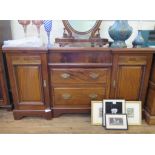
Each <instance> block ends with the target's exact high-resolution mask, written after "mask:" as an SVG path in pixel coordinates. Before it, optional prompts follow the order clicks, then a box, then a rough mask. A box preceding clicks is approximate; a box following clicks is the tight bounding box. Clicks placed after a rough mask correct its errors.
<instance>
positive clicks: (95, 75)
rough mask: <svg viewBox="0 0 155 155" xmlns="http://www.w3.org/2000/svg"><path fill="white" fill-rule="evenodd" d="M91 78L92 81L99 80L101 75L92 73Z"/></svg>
mask: <svg viewBox="0 0 155 155" xmlns="http://www.w3.org/2000/svg"><path fill="white" fill-rule="evenodd" d="M89 76H90V77H91V78H92V79H94V80H95V79H97V78H98V77H99V74H97V73H90V74H89Z"/></svg>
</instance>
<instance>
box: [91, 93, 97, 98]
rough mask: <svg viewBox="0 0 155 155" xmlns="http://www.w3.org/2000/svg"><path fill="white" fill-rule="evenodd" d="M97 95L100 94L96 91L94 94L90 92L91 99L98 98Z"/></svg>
mask: <svg viewBox="0 0 155 155" xmlns="http://www.w3.org/2000/svg"><path fill="white" fill-rule="evenodd" d="M97 96H98V95H97V94H94V93H93V94H89V97H90V98H91V99H96V98H97Z"/></svg>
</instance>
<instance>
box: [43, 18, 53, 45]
mask: <svg viewBox="0 0 155 155" xmlns="http://www.w3.org/2000/svg"><path fill="white" fill-rule="evenodd" d="M44 28H45V31H46V33H47V37H48V44H47V46H48V47H49V48H50V47H51V46H52V45H51V43H50V33H51V30H52V20H44Z"/></svg>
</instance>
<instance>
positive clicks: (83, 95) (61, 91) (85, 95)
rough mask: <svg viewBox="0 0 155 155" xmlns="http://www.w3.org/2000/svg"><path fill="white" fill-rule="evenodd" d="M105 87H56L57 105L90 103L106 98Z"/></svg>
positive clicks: (55, 98) (55, 99)
mask: <svg viewBox="0 0 155 155" xmlns="http://www.w3.org/2000/svg"><path fill="white" fill-rule="evenodd" d="M105 94H106V91H105V88H102V87H96V88H54V104H55V105H90V103H91V100H102V99H103V98H105V96H106V95H105Z"/></svg>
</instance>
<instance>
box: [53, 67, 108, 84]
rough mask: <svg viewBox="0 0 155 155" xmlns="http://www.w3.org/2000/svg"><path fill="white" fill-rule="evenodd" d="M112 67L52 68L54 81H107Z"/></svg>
mask: <svg viewBox="0 0 155 155" xmlns="http://www.w3.org/2000/svg"><path fill="white" fill-rule="evenodd" d="M109 77H110V69H108V68H104V69H81V68H80V69H77V68H74V69H51V80H52V83H54V84H56V83H106V82H107V80H108V79H109Z"/></svg>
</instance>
